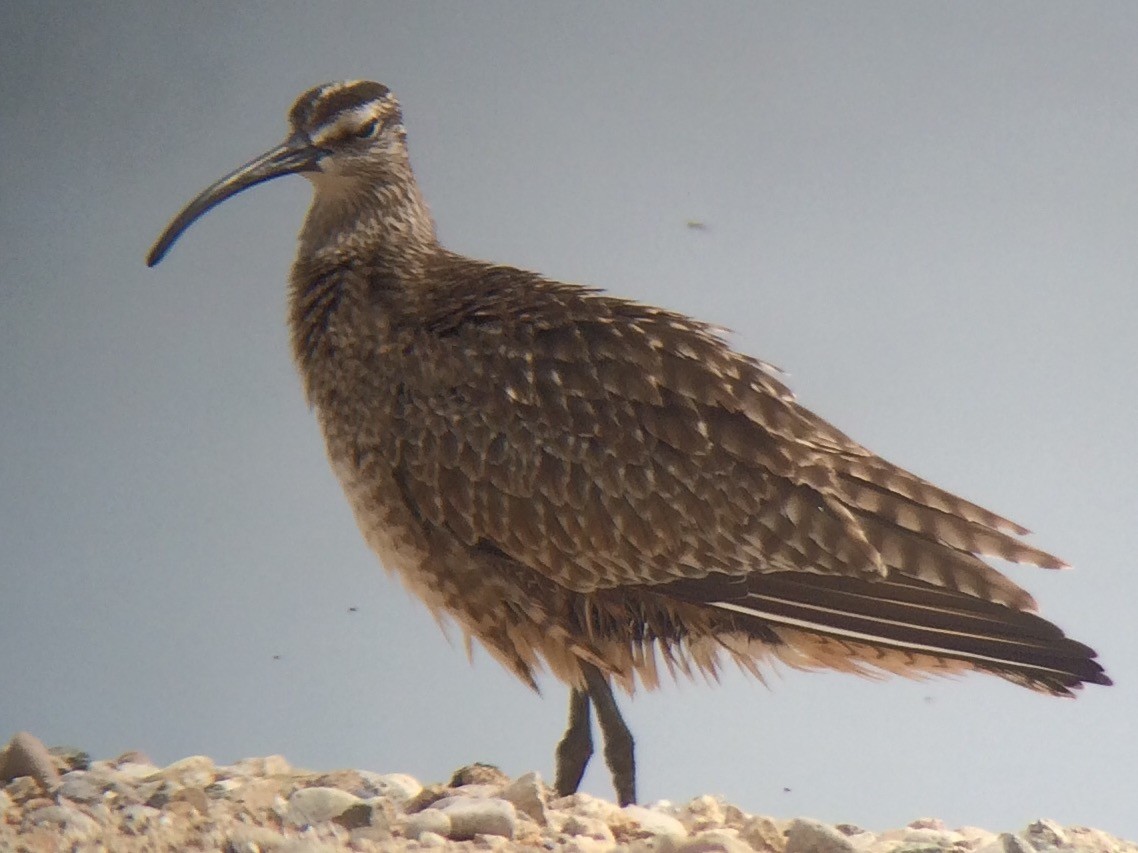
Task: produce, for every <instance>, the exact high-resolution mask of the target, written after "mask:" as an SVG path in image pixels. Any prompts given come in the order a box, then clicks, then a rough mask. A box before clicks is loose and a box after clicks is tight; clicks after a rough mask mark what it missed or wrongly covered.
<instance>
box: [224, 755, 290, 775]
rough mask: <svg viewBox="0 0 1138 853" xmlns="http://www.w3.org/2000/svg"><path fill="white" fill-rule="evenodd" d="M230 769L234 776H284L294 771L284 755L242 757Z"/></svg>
mask: <svg viewBox="0 0 1138 853" xmlns="http://www.w3.org/2000/svg"><path fill="white" fill-rule="evenodd" d="M228 769H229V770H230V771H231V772H232V774H233V775H234V776H284V775H285V774H286V773H290V772H292V766H291V765H290V764H289V763H288V761H287V760H286V759H285V757H284V756H283V755H266V756H265V757H264V758H242V759H241V760H240V761H238V762H237V763H236V764H234V765H232V766H231V767H229V768H228Z"/></svg>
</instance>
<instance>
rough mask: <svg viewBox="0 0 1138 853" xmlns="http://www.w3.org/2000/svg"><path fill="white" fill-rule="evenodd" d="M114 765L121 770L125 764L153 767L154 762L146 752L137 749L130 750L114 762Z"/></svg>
mask: <svg viewBox="0 0 1138 853" xmlns="http://www.w3.org/2000/svg"><path fill="white" fill-rule="evenodd" d="M114 764H115V766H116V767H118V768H120V769H121V768H122V766H123V765H124V764H142V765H153V764H154V762H153V761H151V760H150V756H148V755H147V754H146V753H145V752H142V751H140V750H137V749H128V750H127V751H126V752H124V753H123V754H122V755H120V756H119V757H118V758H116V759H115V760H114Z"/></svg>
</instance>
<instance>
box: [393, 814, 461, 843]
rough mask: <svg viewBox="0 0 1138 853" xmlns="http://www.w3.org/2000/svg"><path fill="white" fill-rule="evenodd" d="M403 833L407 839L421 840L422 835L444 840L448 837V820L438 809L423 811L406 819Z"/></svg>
mask: <svg viewBox="0 0 1138 853" xmlns="http://www.w3.org/2000/svg"><path fill="white" fill-rule="evenodd" d="M403 831H404V833H406V835H407V837H408V838H415V839H418V840H419V841H422V840H423V836H424V835H438V836H439V837H440V838H446V837H447V836H448V835H450V818H449V817H447V816H446V815H445V814H443V813H442V812H441V811H439V810H438V809H434V808H431V809H423V810H422V811H421V812H416V813H415V814H413V815H410V816H409V817H408V818H407V821H406V823H404V825H403Z"/></svg>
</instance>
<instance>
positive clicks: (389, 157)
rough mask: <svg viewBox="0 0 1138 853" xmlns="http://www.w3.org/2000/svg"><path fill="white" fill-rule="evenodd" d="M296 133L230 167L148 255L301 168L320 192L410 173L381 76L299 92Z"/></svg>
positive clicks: (399, 121) (346, 190)
mask: <svg viewBox="0 0 1138 853" xmlns="http://www.w3.org/2000/svg"><path fill="white" fill-rule="evenodd" d="M289 124H290V132H289V135H288V138H287V139H285V141H284V142H283V143H281V144H280V145H278V146H276V147H275V148H272V149H270V150H269V151H266V152H265V153H264V154H262V155H261V156H259V157H256V158H254V159H253V160H250V161H249V162H248V163H246V164H245V165H243V166H241V167H239V168H237V169H235V170H234V171H232V172H230V173H229V174H228V175H226V176H225V177H223V178H221V179H220V180H218V181H217V182H216V183H214V184H212V185H211V186H209V187H207V188H206V189H204V190H202V192H201V193H200V194H199V195H198V196H197V197H196V198H195V199H194V200H193V201H191V202H190V203H189V204H187V205H186V206H185V207H184V208H183V209H182V211H181V213H179V214H178V215H177V216H176V217H175V218H174V219H173V221H172V222H171V223H170V224H169V225H168V226H167V227H166V230H165V231H164V232H163V233H162V236H161V237H159V238H158V240H157V241H156V242H155V244H154V246H153V248H151V250H150V253H149V254H148V255H147V257H146V264H147V266H151V267H152V266H154V265H155V264H157V263H158V262H159V261H161V260H162V258H163V257H165V255H166V253H167V252H168V251H169V250H170V247H171V246H172V245H173V244H174V242H175V241H176V240H177V239H178V237H180V236H181V235H182V232H184V231H185V230H186V229H187V228H189V227H190V225H192V224H193V223H194V222H195V221H197V220H198V219H199V218H200V217H202V216H203V215H204V214H205V213H206V212H208V211H209V210H211V209H212V208H214V207H216V206H217V205H219V204H221V203H222V202H223V201H225V200H226V199H227V198H230V197H232V196H234V195H236V194H237V193H239V192H241V191H242V190H246V189H248V188H249V187H252V186H256V185H257V184H260V183H264V182H265V181H270V180H272V179H273V178H279V177H281V176H282V175H292V174H301V175H304V176H305V177H307V178H309V179H310V180H311V181H312V182H313V184H314V185H315V187H316V190H317V198H318V200H319V198H320V196H322V195H323V196H329V197H342V196H350V195H352V194H353V191H355V190H360V189H364V188H368V187H377V186H382V185H383V184H385V183H388V182H392V181H397V180H399V179H401V178H405V177H409V176H410V166H409V165H408V162H407V148H406V131H405V130H404V128H403V116H402V114H401V112H400V109H399V102H398V101H397V100H396V99H395V96H394V95H393V94H392V93H391V90H390V89H388V88H387V87H386V86H384V85H382V84H380V83H372V82H370V81H367V80H352V81H347V82H342V83H327V84H325V85H323V86H317V87H316V88H314V89H310V90H308V91H307V92H305V93H304V94H303V95H301V96H300V97H299V98H297V100H296V103H294V104H293V106H292V109H291V110H290V111H289Z"/></svg>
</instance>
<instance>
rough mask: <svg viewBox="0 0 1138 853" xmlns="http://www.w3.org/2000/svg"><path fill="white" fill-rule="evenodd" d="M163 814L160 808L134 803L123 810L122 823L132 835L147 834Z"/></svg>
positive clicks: (125, 829) (124, 828)
mask: <svg viewBox="0 0 1138 853" xmlns="http://www.w3.org/2000/svg"><path fill="white" fill-rule="evenodd" d="M161 816H162V812H160V811H159V810H158V809H155V808H151V807H150V806H143V805H139V804H138V803H132V804H131V805H129V806H127V807H126V808H125V809H123V810H122V817H121V819H120V824H121V826H122V828H123V830H124V831H125V832H127V833H129V834H130V835H145V834H146V833H147V832H148V831H149V830H150V828H151V827H152V826H153V825H154V824H155V823H157V821H158V818H160V817H161Z"/></svg>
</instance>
